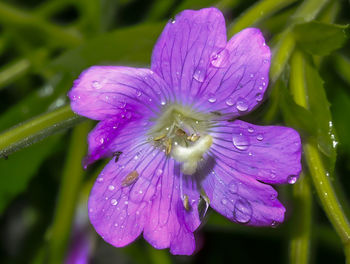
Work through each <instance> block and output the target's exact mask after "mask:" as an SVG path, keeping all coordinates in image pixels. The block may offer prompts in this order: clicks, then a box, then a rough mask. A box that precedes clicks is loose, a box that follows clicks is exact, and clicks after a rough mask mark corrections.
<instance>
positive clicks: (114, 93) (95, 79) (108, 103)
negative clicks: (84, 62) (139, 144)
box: [68, 66, 168, 120]
mask: <svg viewBox="0 0 350 264" xmlns="http://www.w3.org/2000/svg"><path fill="white" fill-rule="evenodd" d="M68 96H69V98H70V100H71V107H72V110H73V111H74V112H76V113H77V114H79V115H83V116H86V117H88V118H91V119H96V120H105V119H109V118H117V119H118V118H119V119H123V118H124V117H131V116H133V117H134V118H136V117H140V116H143V115H145V114H146V115H148V116H152V115H153V114H154V113H155V112H156V111H157V110H158V108H159V106H161V102H162V101H163V100H165V101H166V99H167V98H168V89H167V87H166V84H165V82H164V81H163V80H162V79H161V78H160V77H159V76H157V74H155V73H154V72H152V71H151V70H149V69H138V68H130V67H121V66H93V67H91V68H89V69H87V70H86V71H84V72H83V73H82V74H81V75H80V76H79V79H77V80H76V81H75V82H74V87H73V88H72V89H71V90H70V92H69V93H68Z"/></svg>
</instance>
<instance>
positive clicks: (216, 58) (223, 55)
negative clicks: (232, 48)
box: [210, 49, 230, 68]
mask: <svg viewBox="0 0 350 264" xmlns="http://www.w3.org/2000/svg"><path fill="white" fill-rule="evenodd" d="M229 55H230V54H229V52H228V50H227V49H223V50H221V51H220V52H219V53H215V54H213V55H212V56H211V61H210V63H211V65H213V66H214V67H216V68H220V67H224V66H226V65H227V63H228V60H229Z"/></svg>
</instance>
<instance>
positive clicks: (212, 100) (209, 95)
mask: <svg viewBox="0 0 350 264" xmlns="http://www.w3.org/2000/svg"><path fill="white" fill-rule="evenodd" d="M208 101H209V103H215V102H216V97H215V94H213V93H209V94H208Z"/></svg>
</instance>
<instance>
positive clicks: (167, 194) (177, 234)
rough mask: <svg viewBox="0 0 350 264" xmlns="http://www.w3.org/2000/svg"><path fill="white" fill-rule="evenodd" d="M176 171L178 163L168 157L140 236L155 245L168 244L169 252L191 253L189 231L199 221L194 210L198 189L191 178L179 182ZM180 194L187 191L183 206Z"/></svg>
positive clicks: (191, 246) (192, 238)
mask: <svg viewBox="0 0 350 264" xmlns="http://www.w3.org/2000/svg"><path fill="white" fill-rule="evenodd" d="M179 175H180V168H179V166H178V165H175V161H174V160H173V159H170V160H169V161H168V163H167V164H166V166H165V167H164V169H163V174H162V175H161V177H160V180H159V182H158V185H157V191H156V193H155V198H154V200H153V202H152V208H151V210H150V215H151V218H150V221H149V222H148V224H147V225H146V226H145V230H144V237H145V239H146V240H147V241H148V242H149V243H150V244H151V245H153V246H154V247H155V248H158V249H162V248H168V247H170V252H171V253H172V254H175V255H178V254H181V255H191V254H192V253H193V251H194V250H195V240H194V235H193V231H194V230H195V229H196V228H197V227H198V226H199V224H200V220H199V215H198V210H197V205H198V198H199V192H198V190H197V188H196V186H195V185H194V184H193V182H192V181H191V179H187V181H186V182H187V183H186V184H182V185H181V183H180V178H179ZM180 186H182V187H180ZM181 192H183V194H181ZM182 195H183V197H181V196H182ZM184 195H187V198H186V200H187V201H188V208H187V209H185V206H184Z"/></svg>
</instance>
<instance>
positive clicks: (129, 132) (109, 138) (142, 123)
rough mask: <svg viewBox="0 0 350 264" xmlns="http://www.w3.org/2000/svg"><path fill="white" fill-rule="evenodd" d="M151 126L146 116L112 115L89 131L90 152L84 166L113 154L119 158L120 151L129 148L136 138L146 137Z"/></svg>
mask: <svg viewBox="0 0 350 264" xmlns="http://www.w3.org/2000/svg"><path fill="white" fill-rule="evenodd" d="M150 126H151V123H150V122H149V121H148V118H146V117H142V118H134V117H130V118H128V117H125V118H119V117H114V118H113V117H112V118H109V119H106V120H102V121H100V122H99V123H98V124H97V125H96V127H95V128H94V129H93V130H92V131H91V132H90V133H89V136H88V143H89V154H88V156H87V157H86V158H85V160H84V166H85V167H86V166H87V165H89V164H91V163H93V162H95V161H96V160H98V159H100V158H104V157H110V156H112V155H114V156H115V159H116V160H118V157H119V155H120V154H121V153H120V152H123V151H124V149H128V148H129V147H130V144H132V143H134V141H135V138H139V137H143V138H145V135H146V134H147V130H148V129H149V128H150ZM145 140H146V138H145Z"/></svg>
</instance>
